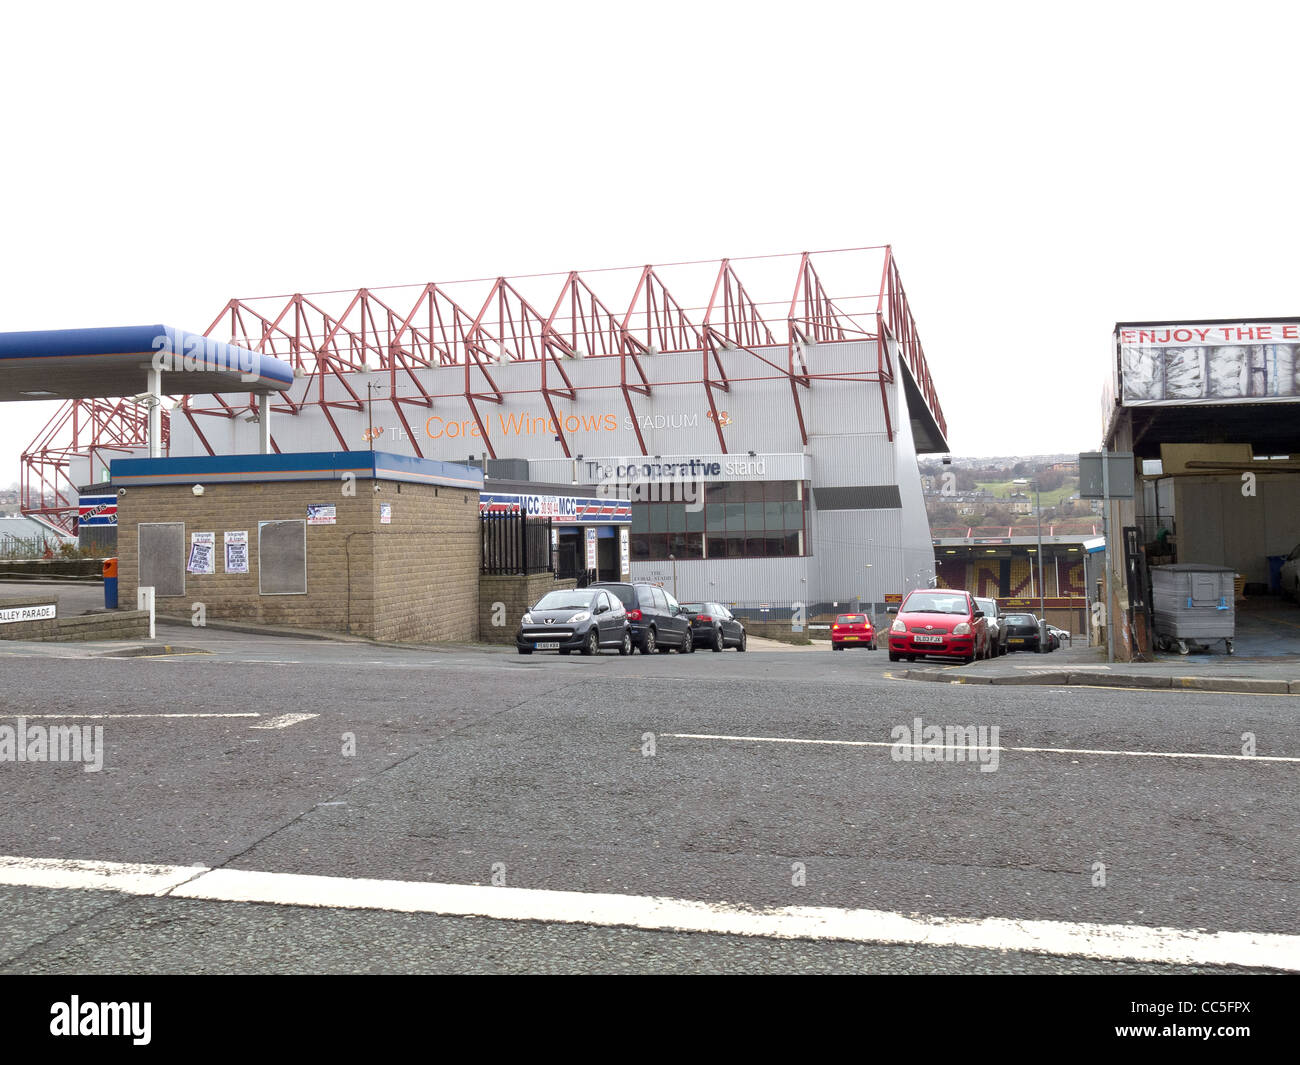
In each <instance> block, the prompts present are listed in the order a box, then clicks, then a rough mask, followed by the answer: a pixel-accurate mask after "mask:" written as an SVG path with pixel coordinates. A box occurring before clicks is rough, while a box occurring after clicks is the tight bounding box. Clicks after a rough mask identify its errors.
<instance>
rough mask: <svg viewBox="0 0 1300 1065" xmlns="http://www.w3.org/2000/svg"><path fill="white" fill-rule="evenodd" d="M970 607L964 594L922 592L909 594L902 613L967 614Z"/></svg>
mask: <svg viewBox="0 0 1300 1065" xmlns="http://www.w3.org/2000/svg"><path fill="white" fill-rule="evenodd" d="M968 609H969V607H968V604H967V601H966V597H965V596H964V595H939V594H937V593H935V592H922V593H920V594H918V595H909V596H908V597H907V602H906V603H904V604H903V609H902V610H900V611H899V613H900V614H965V613H967V611H968Z"/></svg>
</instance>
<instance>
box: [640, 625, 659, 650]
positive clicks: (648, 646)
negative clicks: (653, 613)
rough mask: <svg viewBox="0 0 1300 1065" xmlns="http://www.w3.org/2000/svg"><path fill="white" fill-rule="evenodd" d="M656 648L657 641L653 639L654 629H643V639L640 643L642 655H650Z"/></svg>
mask: <svg viewBox="0 0 1300 1065" xmlns="http://www.w3.org/2000/svg"><path fill="white" fill-rule="evenodd" d="M657 650H658V645H657V641H656V640H655V630H654V629H646V630H645V641H644V642H643V643H642V644H641V653H642V654H643V655H652V654H654V653H655V651H657Z"/></svg>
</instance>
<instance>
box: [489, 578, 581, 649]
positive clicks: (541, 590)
mask: <svg viewBox="0 0 1300 1065" xmlns="http://www.w3.org/2000/svg"><path fill="white" fill-rule="evenodd" d="M576 583H577V582H576V581H574V580H573V579H572V578H569V579H566V580H562V581H557V580H556V579H555V578H554V577H552V576H551V575H550V574H549V573H534V574H531V575H529V576H527V577H488V576H481V577H479V579H478V638H479V640H480V642H482V643H514V642H515V630H516V629H518V628H519V619H520V618H521V617H522V616H523V614H524V611H525V610H527V609H528V608H529V607H530V606H532V605H533V604H534V603H535V602H537V600H539V599H540V598H541V597H542V596H544V595H545V594H546V593H547V592H551V591H554V590H555V589H557V588H572V587H574V585H575V584H576ZM497 603H502V604H504V605H505V610H504V612H503V611H501V610H499V609H497V606H496V604H497ZM496 618H504V621H505V624H503V625H494V624H493V621H494V620H495V619H496Z"/></svg>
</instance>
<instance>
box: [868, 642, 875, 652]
mask: <svg viewBox="0 0 1300 1065" xmlns="http://www.w3.org/2000/svg"><path fill="white" fill-rule="evenodd" d="M875 649H876V641H875V640H872V641H871V642H870V643H869V644H867V650H868V651H874V650H875Z"/></svg>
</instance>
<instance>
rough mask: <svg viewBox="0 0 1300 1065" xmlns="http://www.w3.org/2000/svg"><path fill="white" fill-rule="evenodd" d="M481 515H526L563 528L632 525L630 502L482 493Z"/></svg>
mask: <svg viewBox="0 0 1300 1065" xmlns="http://www.w3.org/2000/svg"><path fill="white" fill-rule="evenodd" d="M478 511H479V514H481V515H483V516H485V517H497V516H499V515H502V514H527V515H528V517H530V518H550V519H551V520H552V521H554V522H557V523H559V524H564V525H580V524H583V523H584V522H595V523H597V524H600V525H628V524H631V521H632V503H631V501H630V500H627V499H606V498H594V497H593V498H589V497H585V496H546V495H516V494H514V493H503V492H480V493H479V497H478Z"/></svg>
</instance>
